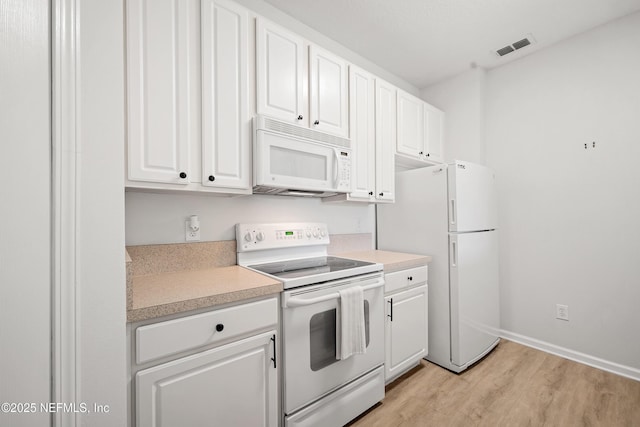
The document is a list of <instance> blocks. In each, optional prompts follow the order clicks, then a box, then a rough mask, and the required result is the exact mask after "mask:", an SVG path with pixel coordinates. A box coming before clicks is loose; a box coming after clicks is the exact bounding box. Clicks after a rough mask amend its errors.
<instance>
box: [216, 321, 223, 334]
mask: <svg viewBox="0 0 640 427" xmlns="http://www.w3.org/2000/svg"><path fill="white" fill-rule="evenodd" d="M223 329H224V325H223V324H222V323H218V324H217V325H216V331H218V332H222V330H223Z"/></svg>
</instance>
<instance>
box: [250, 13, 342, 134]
mask: <svg viewBox="0 0 640 427" xmlns="http://www.w3.org/2000/svg"><path fill="white" fill-rule="evenodd" d="M306 46H307V44H306V43H305V41H304V39H303V38H302V37H300V36H298V35H297V34H294V33H292V32H290V31H288V30H286V29H284V28H282V27H280V26H278V25H275V24H273V23H271V22H269V21H267V20H265V19H263V18H260V17H258V18H257V19H256V49H257V52H256V58H257V63H256V91H257V93H256V110H257V113H258V114H264V115H267V116H271V117H274V118H278V119H281V120H283V121H285V122H289V123H295V124H297V125H300V126H305V127H309V128H311V129H316V130H320V131H324V132H329V133H332V134H334V135H339V136H342V137H348V135H349V113H348V110H347V108H348V99H349V98H348V97H349V94H348V90H349V89H348V64H347V62H346V61H344V60H343V59H342V58H339V57H338V56H336V55H333V54H332V53H330V52H327V51H325V50H323V49H320V48H319V47H317V46H314V45H309V46H308V49H306Z"/></svg>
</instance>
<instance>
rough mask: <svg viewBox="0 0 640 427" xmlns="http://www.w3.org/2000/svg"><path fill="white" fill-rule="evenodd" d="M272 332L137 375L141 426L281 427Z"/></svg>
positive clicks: (138, 411) (137, 395)
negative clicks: (279, 425) (279, 423)
mask: <svg viewBox="0 0 640 427" xmlns="http://www.w3.org/2000/svg"><path fill="white" fill-rule="evenodd" d="M275 337H276V332H275V330H274V331H269V332H266V333H263V334H260V335H257V336H254V337H251V338H246V339H243V340H240V341H237V342H234V343H231V344H227V345H223V346H221V347H218V348H214V349H212V350H208V351H205V352H202V353H198V354H194V355H192V356H189V357H184V358H182V359H178V360H175V361H172V362H169V363H165V364H163V365H159V366H155V367H153V368H149V369H145V370H143V371H140V372H138V374H137V375H136V398H137V399H136V400H137V417H138V424H137V425H138V427H146V426H154V427H161V426H164V427H169V426H184V427H188V426H193V427H199V426H204V425H220V426H277V425H278V406H277V399H276V393H277V388H276V384H277V377H276V369H275V368H274V366H273V365H274V361H273V360H272V357H273V346H274V344H273V340H274V339H275Z"/></svg>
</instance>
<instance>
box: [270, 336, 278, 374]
mask: <svg viewBox="0 0 640 427" xmlns="http://www.w3.org/2000/svg"><path fill="white" fill-rule="evenodd" d="M271 342H272V343H273V357H272V358H271V361H272V362H273V367H274V368H276V367H277V366H276V335H275V334H274V335H273V336H272V337H271Z"/></svg>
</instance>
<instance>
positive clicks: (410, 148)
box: [397, 90, 425, 158]
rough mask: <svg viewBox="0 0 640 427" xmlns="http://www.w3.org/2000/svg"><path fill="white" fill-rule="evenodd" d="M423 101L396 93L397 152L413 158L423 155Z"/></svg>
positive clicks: (400, 92)
mask: <svg viewBox="0 0 640 427" xmlns="http://www.w3.org/2000/svg"><path fill="white" fill-rule="evenodd" d="M423 106H424V101H422V100H421V99H418V98H416V97H415V96H412V95H409V94H408V93H406V92H403V91H400V90H399V91H398V114H397V120H398V141H397V151H398V153H401V154H406V155H408V156H412V157H415V158H420V157H421V156H422V155H423V154H424V143H425V127H424V120H425V114H424V107H423Z"/></svg>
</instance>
